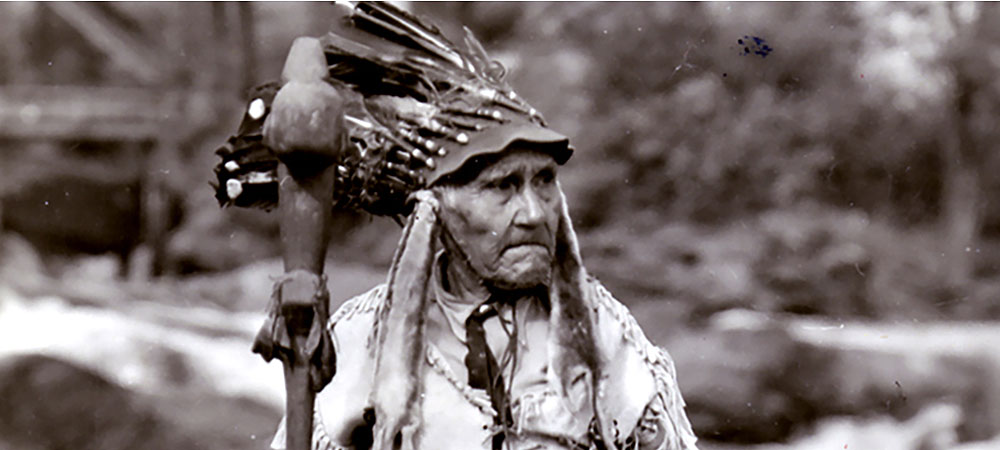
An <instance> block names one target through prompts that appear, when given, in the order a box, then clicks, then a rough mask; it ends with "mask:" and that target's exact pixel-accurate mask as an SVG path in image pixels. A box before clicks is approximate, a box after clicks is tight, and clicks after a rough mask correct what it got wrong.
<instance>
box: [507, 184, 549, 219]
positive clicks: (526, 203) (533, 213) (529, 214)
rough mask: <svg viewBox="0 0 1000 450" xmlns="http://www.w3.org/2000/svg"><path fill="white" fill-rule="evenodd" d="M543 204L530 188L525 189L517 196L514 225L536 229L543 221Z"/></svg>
mask: <svg viewBox="0 0 1000 450" xmlns="http://www.w3.org/2000/svg"><path fill="white" fill-rule="evenodd" d="M543 208H544V203H543V202H542V200H541V199H540V198H539V197H538V194H537V193H535V191H534V189H532V188H531V187H526V188H525V189H523V190H522V191H521V193H520V194H519V195H518V202H517V211H515V213H514V225H518V226H522V227H527V228H530V227H536V226H539V225H541V224H542V223H543V222H544V221H545V210H544V209H543Z"/></svg>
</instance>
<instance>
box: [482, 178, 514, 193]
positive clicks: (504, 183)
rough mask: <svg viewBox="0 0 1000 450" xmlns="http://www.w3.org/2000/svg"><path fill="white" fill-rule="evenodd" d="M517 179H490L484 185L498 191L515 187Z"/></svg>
mask: <svg viewBox="0 0 1000 450" xmlns="http://www.w3.org/2000/svg"><path fill="white" fill-rule="evenodd" d="M517 184H518V183H517V179H516V178H514V177H504V178H501V179H499V180H496V181H492V182H490V183H488V184H487V185H486V187H487V188H489V189H493V190H498V191H508V190H511V189H514V188H516V187H517Z"/></svg>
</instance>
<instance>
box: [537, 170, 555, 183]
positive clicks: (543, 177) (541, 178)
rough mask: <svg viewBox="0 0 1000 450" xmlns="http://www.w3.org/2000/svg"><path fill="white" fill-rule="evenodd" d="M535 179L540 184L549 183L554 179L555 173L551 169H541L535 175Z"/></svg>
mask: <svg viewBox="0 0 1000 450" xmlns="http://www.w3.org/2000/svg"><path fill="white" fill-rule="evenodd" d="M535 180H536V181H537V182H538V183H540V184H551V183H552V182H554V181H555V180H556V173H555V171H553V170H548V169H546V170H543V171H541V172H538V175H535Z"/></svg>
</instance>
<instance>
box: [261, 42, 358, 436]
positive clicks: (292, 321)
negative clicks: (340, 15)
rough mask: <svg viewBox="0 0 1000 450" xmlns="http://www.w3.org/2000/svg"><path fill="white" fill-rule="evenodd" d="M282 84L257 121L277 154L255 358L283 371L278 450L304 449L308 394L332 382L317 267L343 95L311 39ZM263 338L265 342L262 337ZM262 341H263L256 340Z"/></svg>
mask: <svg viewBox="0 0 1000 450" xmlns="http://www.w3.org/2000/svg"><path fill="white" fill-rule="evenodd" d="M281 76H282V82H283V86H282V87H281V89H280V90H279V91H278V93H277V95H276V96H275V97H274V102H273V103H272V104H271V111H270V114H269V115H268V117H267V119H266V121H265V122H264V130H263V136H264V144H265V145H267V146H268V147H270V148H271V149H272V150H273V151H274V152H275V153H276V154H277V155H278V158H279V160H280V161H281V164H280V165H279V167H278V173H279V179H280V184H279V188H278V198H279V202H278V211H279V213H280V215H281V218H280V224H281V244H282V256H283V259H284V263H285V275H284V276H283V277H282V278H281V279H280V280H278V281H277V282H276V283H275V290H274V297H273V298H272V300H271V301H272V304H271V314H270V318H269V321H270V322H269V323H268V324H265V329H264V330H262V335H259V336H258V342H257V343H256V344H255V349H254V351H255V352H258V353H261V355H262V356H263V357H264V358H265V359H266V360H268V361H269V360H270V359H271V357H277V358H279V359H281V360H282V363H283V364H284V368H285V391H286V419H285V420H286V422H285V425H286V447H285V448H286V449H287V450H309V449H310V448H311V444H312V429H313V423H312V420H313V401H314V398H315V392H316V391H318V390H319V389H321V388H322V387H323V386H324V385H325V384H326V382H328V381H329V379H330V378H331V377H332V376H333V372H334V370H335V365H334V357H335V355H334V354H333V347H332V345H331V343H330V341H329V336H328V335H327V334H326V333H325V331H324V328H325V325H326V320H327V317H328V298H329V295H328V293H327V291H326V278H325V277H324V276H323V261H324V259H325V258H326V248H327V244H328V242H329V233H328V231H327V228H328V226H329V223H330V219H331V214H332V201H333V189H334V181H335V172H334V171H335V168H336V161H337V159H338V157H339V155H340V152H341V150H342V149H343V148H344V145H345V144H346V135H347V133H346V131H345V128H344V124H343V117H342V110H343V104H344V101H343V97H342V96H341V95H340V94H339V93H338V92H337V90H336V89H335V88H334V87H333V86H331V85H330V84H329V83H327V82H326V81H324V80H325V78H326V77H327V65H326V57H325V56H324V54H323V49H322V46H321V44H320V42H319V40H317V39H315V38H308V37H303V38H298V39H296V40H295V42H294V43H293V44H292V48H291V50H290V51H289V53H288V59H287V60H286V61H285V67H284V70H283V71H282V75H281ZM263 334H269V335H270V336H263ZM262 339H263V341H267V340H268V339H269V342H263V343H262Z"/></svg>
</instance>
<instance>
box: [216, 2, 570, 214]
mask: <svg viewBox="0 0 1000 450" xmlns="http://www.w3.org/2000/svg"><path fill="white" fill-rule="evenodd" d="M341 11H342V12H343V13H344V14H343V15H342V16H341V17H339V18H338V20H337V21H336V24H335V25H334V27H333V29H332V30H331V31H330V32H329V33H328V34H327V35H325V36H323V37H322V38H320V42H321V43H322V46H323V52H324V54H325V57H326V63H327V65H328V68H329V77H328V79H326V80H325V81H327V82H328V83H330V84H331V85H333V86H334V87H336V88H337V89H338V90H339V91H341V93H342V94H344V96H345V97H346V98H347V106H346V108H345V111H344V114H343V118H344V123H345V125H346V127H347V131H348V136H349V144H348V146H347V147H348V148H346V149H344V150H343V152H342V156H341V158H340V161H338V168H337V179H336V183H335V189H336V191H335V195H334V203H335V204H336V205H337V206H339V207H346V208H350V209H357V210H363V211H367V212H369V213H372V214H376V215H388V216H396V217H398V216H402V215H406V214H408V212H409V205H407V203H406V202H407V198H408V197H409V195H410V194H411V193H412V192H414V191H416V190H418V189H420V188H423V187H427V186H430V185H432V184H434V183H435V182H436V181H438V180H439V179H441V178H442V177H444V176H446V175H448V174H451V173H453V172H455V171H456V170H458V169H459V168H460V167H462V166H463V164H465V163H466V162H467V161H468V160H469V159H470V158H472V157H474V156H477V155H484V154H489V153H498V152H501V151H503V150H504V149H505V148H507V147H508V146H509V145H510V144H512V143H514V142H516V141H527V142H531V143H533V144H535V145H537V146H539V148H541V149H544V150H546V151H549V152H550V153H551V154H552V155H553V156H554V157H555V159H556V161H557V162H558V163H560V164H562V163H564V162H565V161H566V160H567V159H569V157H570V155H571V154H572V149H571V148H570V147H569V143H568V139H567V138H566V137H565V136H563V135H561V134H559V133H556V132H555V131H552V130H550V129H548V128H546V127H545V121H544V119H543V118H542V116H541V114H539V113H538V111H536V110H535V109H534V108H532V107H531V105H529V104H528V103H527V102H525V101H524V100H523V99H521V97H519V96H518V95H517V94H516V93H515V92H514V91H513V89H511V88H510V86H509V85H507V84H506V83H505V82H504V81H503V77H504V68H503V66H501V65H500V64H499V63H498V62H497V61H494V60H491V59H490V58H489V56H488V55H487V54H486V52H485V51H484V50H483V47H482V45H480V43H479V41H477V40H476V38H475V37H474V36H473V35H472V33H471V32H470V31H469V30H468V29H466V30H465V31H466V35H465V39H464V47H459V46H457V45H455V44H453V43H452V42H451V41H449V40H448V39H447V38H446V37H445V36H444V35H443V34H442V33H441V32H440V31H439V30H438V29H437V28H436V27H434V26H433V25H431V24H428V23H427V22H425V21H423V20H421V19H420V18H417V17H415V16H413V15H410V14H408V13H406V12H405V11H402V10H399V9H397V8H395V7H393V6H392V5H390V4H388V3H369V2H360V3H357V4H356V5H354V6H353V7H352V8H343V9H342V10H341ZM278 88H279V86H278V85H277V84H276V83H270V84H267V85H264V86H261V87H259V88H257V89H256V90H255V91H254V93H253V97H252V98H251V99H250V101H249V102H248V104H247V108H246V113H245V115H244V118H243V123H242V124H241V125H240V129H239V132H238V134H237V135H235V136H232V137H231V138H229V140H228V141H227V143H226V144H225V145H223V147H222V148H220V149H219V150H218V151H217V152H216V153H217V154H218V155H219V156H220V157H221V158H222V161H221V162H220V163H218V165H217V166H216V168H215V174H216V177H217V182H218V183H217V184H215V188H216V198H217V199H218V200H219V203H220V205H222V206H233V205H235V206H242V207H261V208H265V209H269V208H272V207H273V206H274V205H275V204H276V202H277V169H276V168H277V162H278V160H277V157H276V156H275V155H274V154H273V153H272V152H271V151H270V149H268V148H267V146H266V145H264V144H263V142H264V140H263V138H262V130H263V128H262V125H263V123H264V121H265V119H266V117H267V115H268V113H269V112H270V103H271V101H272V99H273V98H274V95H275V94H274V93H275V92H276V91H277V89H278Z"/></svg>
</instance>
